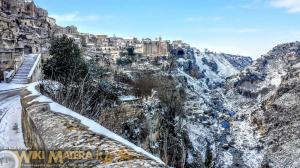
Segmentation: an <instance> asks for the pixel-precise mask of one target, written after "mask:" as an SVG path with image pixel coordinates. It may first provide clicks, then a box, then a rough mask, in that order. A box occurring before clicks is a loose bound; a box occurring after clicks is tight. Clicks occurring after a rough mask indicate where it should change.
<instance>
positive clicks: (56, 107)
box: [28, 82, 164, 164]
mask: <svg viewBox="0 0 300 168" xmlns="http://www.w3.org/2000/svg"><path fill="white" fill-rule="evenodd" d="M37 84H38V82H36V83H32V84H30V85H29V86H28V90H29V91H30V92H31V93H32V95H37V96H39V97H38V98H36V99H34V100H33V101H38V102H47V103H49V102H50V103H49V105H50V108H51V110H52V111H54V112H57V113H61V114H65V115H68V116H71V117H74V118H76V119H78V120H80V121H81V124H83V125H85V126H87V127H88V128H89V129H90V130H91V131H93V132H95V133H98V134H101V135H104V136H106V137H108V138H111V139H113V140H116V141H118V142H120V143H122V144H124V145H126V146H128V147H130V148H132V149H133V150H135V151H136V152H138V153H142V154H144V155H145V156H147V157H149V158H151V159H153V160H155V161H157V162H158V163H161V164H164V162H162V161H161V160H160V159H159V158H157V157H155V156H153V155H152V154H150V153H148V152H146V151H145V150H144V149H142V148H140V147H138V146H136V145H134V144H133V143H131V142H129V141H127V140H125V139H124V138H122V137H120V136H119V135H117V134H115V133H113V132H111V131H109V130H108V129H106V128H104V127H103V126H101V125H100V124H99V123H97V122H95V121H93V120H91V119H88V118H86V117H84V116H82V115H80V114H79V113H76V112H74V111H72V110H70V109H68V108H66V107H64V106H62V105H60V104H58V103H55V102H54V101H53V100H52V99H50V98H48V97H46V96H43V95H41V93H39V92H38V91H37V90H36V89H35V86H36V85H37Z"/></svg>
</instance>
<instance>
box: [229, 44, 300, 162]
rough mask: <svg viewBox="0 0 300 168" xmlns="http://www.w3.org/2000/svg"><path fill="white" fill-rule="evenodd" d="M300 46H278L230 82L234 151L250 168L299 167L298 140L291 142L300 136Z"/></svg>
mask: <svg viewBox="0 0 300 168" xmlns="http://www.w3.org/2000/svg"><path fill="white" fill-rule="evenodd" d="M299 47H300V46H299V42H295V43H288V44H282V45H279V46H276V47H275V48H274V49H273V50H271V51H270V52H269V53H268V54H266V55H264V56H262V57H261V58H260V59H258V60H257V61H255V62H254V63H253V64H252V65H251V66H250V67H249V68H247V69H246V70H244V71H242V72H241V73H240V74H238V75H236V76H234V77H231V78H230V79H229V80H228V81H227V86H226V99H225V100H226V101H225V106H227V107H229V108H231V109H233V110H234V111H237V117H236V118H235V119H234V120H232V121H231V125H233V126H234V129H233V130H232V135H233V137H234V138H233V140H234V142H235V143H234V144H233V146H232V147H234V148H236V149H238V150H239V151H241V152H242V155H241V158H242V161H243V163H245V165H246V166H248V167H260V166H271V167H282V166H283V165H284V166H287V167H297V166H298V165H299V163H298V159H297V157H298V156H299V152H297V149H298V148H297V145H296V144H297V140H294V139H293V138H292V137H299V135H298V132H297V131H296V130H295V124H296V123H297V122H296V120H297V117H298V116H297V113H298V112H297V111H298V110H297V105H296V104H297V103H298V99H297V98H298V97H297V96H296V95H298V94H299V93H298V91H297V89H296V88H295V86H296V85H297V84H296V83H297V81H298V79H299V78H298V77H299V76H297V72H298V63H299ZM297 78H298V79H297ZM296 102H297V103H296ZM288 118H289V119H288ZM293 121H294V122H293ZM287 137H290V138H287ZM295 139H297V138H295ZM291 146H293V150H289V147H291ZM290 149H291V148H290Z"/></svg>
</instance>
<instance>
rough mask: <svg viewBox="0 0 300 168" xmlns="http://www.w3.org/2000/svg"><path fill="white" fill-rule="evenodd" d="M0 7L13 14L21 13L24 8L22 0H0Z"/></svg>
mask: <svg viewBox="0 0 300 168" xmlns="http://www.w3.org/2000/svg"><path fill="white" fill-rule="evenodd" d="M0 8H1V9H2V10H3V11H9V12H11V13H14V14H17V13H22V12H23V11H24V8H25V1H24V0H0Z"/></svg>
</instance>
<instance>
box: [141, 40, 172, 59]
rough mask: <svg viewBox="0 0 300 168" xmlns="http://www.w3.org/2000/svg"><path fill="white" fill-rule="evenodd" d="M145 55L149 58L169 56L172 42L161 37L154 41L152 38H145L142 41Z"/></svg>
mask: <svg viewBox="0 0 300 168" xmlns="http://www.w3.org/2000/svg"><path fill="white" fill-rule="evenodd" d="M142 44H143V46H142V48H143V55H144V56H145V57H149V58H155V57H161V56H168V55H169V50H170V42H169V41H162V39H161V38H159V39H158V40H154V41H152V40H151V39H149V38H148V39H143V41H142Z"/></svg>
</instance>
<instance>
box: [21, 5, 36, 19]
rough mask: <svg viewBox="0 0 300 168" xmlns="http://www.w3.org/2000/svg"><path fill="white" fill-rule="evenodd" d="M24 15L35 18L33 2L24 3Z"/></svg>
mask: <svg viewBox="0 0 300 168" xmlns="http://www.w3.org/2000/svg"><path fill="white" fill-rule="evenodd" d="M24 13H25V14H26V15H28V16H31V17H35V16H36V5H35V4H34V2H33V1H25V12H24Z"/></svg>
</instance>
